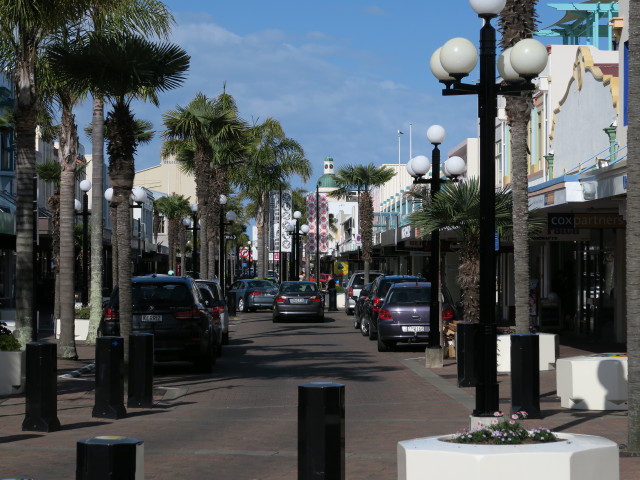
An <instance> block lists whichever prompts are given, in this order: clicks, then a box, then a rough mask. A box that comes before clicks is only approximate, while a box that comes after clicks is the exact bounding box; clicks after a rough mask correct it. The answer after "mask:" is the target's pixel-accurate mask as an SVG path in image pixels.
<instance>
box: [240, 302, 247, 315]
mask: <svg viewBox="0 0 640 480" xmlns="http://www.w3.org/2000/svg"><path fill="white" fill-rule="evenodd" d="M238 310H240V311H241V312H242V313H246V312H247V304H246V303H244V298H241V299H240V300H238Z"/></svg>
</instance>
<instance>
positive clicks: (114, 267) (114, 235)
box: [109, 198, 120, 287]
mask: <svg viewBox="0 0 640 480" xmlns="http://www.w3.org/2000/svg"><path fill="white" fill-rule="evenodd" d="M109 215H111V283H112V284H113V285H112V286H113V287H115V286H116V284H117V283H118V260H119V257H120V256H119V255H118V210H117V209H116V204H115V203H113V198H112V202H111V205H109Z"/></svg>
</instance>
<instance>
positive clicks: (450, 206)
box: [409, 178, 512, 322]
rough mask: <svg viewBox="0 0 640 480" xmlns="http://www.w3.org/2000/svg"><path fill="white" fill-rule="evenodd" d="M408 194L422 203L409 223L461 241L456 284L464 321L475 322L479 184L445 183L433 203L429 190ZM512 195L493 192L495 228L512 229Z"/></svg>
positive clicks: (473, 181)
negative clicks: (447, 232)
mask: <svg viewBox="0 0 640 480" xmlns="http://www.w3.org/2000/svg"><path fill="white" fill-rule="evenodd" d="M409 195H410V196H411V197H412V198H413V199H414V200H416V201H419V202H420V203H421V204H422V207H421V208H420V210H418V211H415V212H413V213H412V214H411V215H410V216H409V222H410V223H411V224H412V225H413V226H414V227H415V228H416V229H418V228H419V229H420V230H421V231H423V232H426V235H429V232H432V231H433V230H437V229H438V230H456V231H457V233H458V235H459V236H460V238H461V247H460V266H459V267H458V284H459V285H460V288H461V290H462V297H463V299H464V320H465V321H467V322H478V321H479V314H480V308H479V307H480V305H479V300H480V292H479V290H480V182H479V181H478V179H477V178H470V179H468V180H466V181H464V182H456V183H453V182H447V183H445V184H444V185H443V187H442V189H441V190H440V191H439V192H438V193H437V194H436V195H435V197H434V198H433V200H432V199H431V196H430V195H431V194H430V192H429V191H428V189H425V188H416V189H414V190H412V191H410V192H409ZM511 201H512V200H511V193H510V191H509V189H508V188H502V189H499V190H498V191H497V192H496V201H495V205H496V216H495V218H496V228H497V229H499V230H500V229H504V228H509V227H511Z"/></svg>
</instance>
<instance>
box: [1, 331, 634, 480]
mask: <svg viewBox="0 0 640 480" xmlns="http://www.w3.org/2000/svg"><path fill="white" fill-rule="evenodd" d="M42 341H53V339H51V338H48V339H42ZM77 351H78V356H79V359H78V360H58V377H59V381H58V413H59V415H61V416H64V415H68V414H67V412H69V411H73V410H74V409H75V410H77V411H78V410H82V411H86V412H87V413H88V412H90V409H89V408H90V406H91V405H92V404H93V401H94V381H93V376H92V374H91V372H88V373H87V370H89V369H87V368H86V366H87V365H89V364H91V363H93V361H94V347H93V346H87V345H85V344H84V342H78V345H77ZM604 351H619V348H618V347H617V346H604V347H601V348H595V347H594V346H591V345H588V344H584V343H579V342H576V341H573V340H572V339H564V338H563V339H562V342H561V345H560V358H566V357H570V356H575V355H583V354H589V353H602V352H604ZM415 357H417V358H411V359H405V358H403V356H398V357H397V359H398V360H400V361H401V362H402V363H403V364H405V365H406V366H407V367H408V368H409V369H410V370H411V371H413V372H414V373H415V374H416V375H418V377H420V378H422V379H423V380H424V383H423V385H422V388H421V390H423V391H424V392H427V393H428V392H431V393H430V394H429V396H430V397H431V401H432V402H433V403H431V405H432V409H433V411H430V416H432V417H433V416H437V417H438V418H439V420H440V421H441V422H442V424H452V425H459V424H460V423H461V422H460V412H461V411H467V412H469V413H470V412H471V410H472V408H473V405H474V404H475V399H474V395H475V388H459V387H458V386H457V365H456V362H455V359H446V360H445V361H444V366H443V368H437V369H427V368H425V366H424V357H420V356H419V355H415ZM83 370H84V371H85V373H82V371H83ZM65 375H68V376H71V377H75V379H69V378H64V376H65ZM406 375H407V380H406V382H405V383H407V384H408V385H407V386H406V388H407V392H409V391H410V390H411V388H413V387H412V386H411V379H412V378H415V377H413V376H412V374H411V372H409V371H407V374H406ZM78 376H80V377H82V378H81V380H83V381H79V380H78V379H77V377H78ZM396 376H397V375H396ZM555 379H556V376H555V371H544V372H540V394H541V409H542V413H543V416H544V418H543V419H542V420H533V419H528V420H525V421H524V422H525V423H524V425H525V426H526V427H527V428H533V427H535V426H538V425H539V426H545V427H548V428H551V429H552V430H555V431H565V432H571V433H582V434H588V435H597V436H603V437H606V438H609V439H611V440H613V441H614V442H616V443H618V444H620V445H622V444H625V443H626V442H627V412H626V411H616V412H600V411H597V412H596V411H585V410H569V409H566V408H562V407H561V406H560V399H559V398H558V397H557V395H556V384H555ZM498 381H499V384H500V408H501V410H502V411H504V412H508V411H509V410H510V375H509V374H498ZM362 388H364V389H368V388H369V386H368V385H364V386H363V387H362ZM363 391H364V392H365V393H366V392H370V393H371V394H373V395H379V394H381V392H379V391H378V390H375V389H374V390H371V391H369V390H363ZM361 393H362V392H361ZM396 393H400V392H396ZM352 395H355V392H353V393H352ZM191 398H192V400H193V401H203V400H204V399H205V398H207V397H199V396H197V395H195V394H194V395H193V396H192V397H191ZM24 400H25V399H24V396H23V395H16V396H10V397H0V431H1V432H2V433H1V434H0V446H2V447H3V448H2V450H0V451H1V452H2V456H3V457H4V458H6V457H5V455H10V453H9V452H10V451H16V452H17V451H22V449H23V448H27V450H28V447H27V446H26V445H27V444H28V443H29V442H28V441H27V442H26V443H25V445H22V442H21V441H20V440H25V439H28V438H29V437H30V435H29V434H28V432H24V433H23V432H20V431H19V425H20V423H21V422H22V418H23V416H24V411H25V405H24ZM454 404H455V405H454ZM176 408H180V407H178V406H176ZM185 411H186V410H181V412H182V413H179V412H178V410H175V411H174V413H173V415H175V416H176V417H177V416H178V415H184V412H185ZM134 415H142V413H134ZM140 419H142V417H139V419H138V421H139V420H140ZM63 420H64V421H63V423H64V424H65V425H64V426H63V429H64V430H67V432H66V433H65V432H61V434H62V435H59V436H57V435H53V434H44V435H41V436H39V437H38V438H39V440H38V441H39V442H40V443H39V446H40V447H44V446H45V445H46V446H48V447H49V448H51V449H56V448H60V447H59V445H60V443H57V442H60V441H61V439H60V438H58V437H64V438H65V440H67V439H66V437H69V438H75V439H77V438H83V437H84V438H86V437H90V436H92V435H91V433H92V432H93V430H92V427H93V426H95V425H98V426H99V425H100V422H99V421H97V420H95V419H93V420H91V419H90V418H84V417H77V418H74V420H73V421H75V423H71V424H69V423H68V422H70V421H72V419H71V418H65V419H63ZM131 421H132V422H134V421H136V420H135V419H134V418H133V417H132V420H131ZM105 425H106V424H105ZM132 425H133V424H132ZM65 427H66V428H65ZM78 427H86V428H83V429H80V430H76V431H74V430H73V429H74V428H78ZM114 428H115V426H114ZM361 428H366V429H368V430H370V432H371V437H372V438H375V436H376V435H377V434H378V433H379V432H378V429H379V428H380V427H379V426H377V425H376V423H375V422H367V423H363V424H361ZM406 433H407V432H405V434H406ZM100 434H103V433H100ZM406 438H407V439H408V438H411V437H410V436H407V437H406ZM69 445H71V447H68V448H67V450H68V449H71V450H73V445H74V443H73V442H71V441H70V442H69ZM208 448H210V447H208ZM271 448H274V449H277V448H278V447H277V446H275V445H274V446H272V447H271ZM280 448H282V447H280ZM347 451H350V452H355V451H357V446H355V445H353V444H351V445H347ZM61 453H62V452H61ZM160 454H162V455H165V456H166V455H168V453H166V452H160ZM66 455H67V461H68V459H69V458H72V457H73V456H74V455H75V452H73V451H69V452H66ZM351 455H353V453H352V454H351ZM389 456H391V457H394V456H395V451H394V452H389ZM60 457H61V458H63V457H64V455H60ZM40 461H41V460H39V458H38V456H37V455H35V456H34V457H32V458H31V459H30V460H29V461H28V462H38V463H39V462H40ZM49 461H51V460H49ZM148 461H152V460H151V451H150V452H149V458H148ZM351 461H352V462H358V461H362V462H363V465H365V466H366V467H367V468H370V463H369V461H368V460H366V459H364V460H358V459H352V460H351ZM390 461H391V462H393V461H394V459H393V458H390ZM0 463H4V462H0ZM51 468H52V469H55V468H56V466H55V465H51ZM5 473H7V472H3V471H1V469H0V477H2V475H3V474H5ZM363 473H365V472H363ZM39 478H40V480H46V478H44V477H39ZM147 478H148V479H149V480H152V479H153V478H154V476H153V475H148V476H147ZM163 478H165V477H163ZM220 478H223V477H220ZM354 478H355V477H354ZM358 478H366V476H365V475H364V474H363V476H362V477H358ZM377 478H380V477H377ZM390 478H393V477H391V476H390V477H389V479H390ZM639 479H640V457H629V456H621V458H620V480H639ZM602 480H609V479H602Z"/></svg>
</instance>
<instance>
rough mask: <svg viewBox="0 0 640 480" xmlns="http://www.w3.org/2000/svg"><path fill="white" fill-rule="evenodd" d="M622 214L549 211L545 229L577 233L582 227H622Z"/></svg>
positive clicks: (624, 224) (623, 225)
mask: <svg viewBox="0 0 640 480" xmlns="http://www.w3.org/2000/svg"><path fill="white" fill-rule="evenodd" d="M625 226H626V222H625V221H624V218H623V217H622V215H618V214H615V213H549V214H548V217H547V231H548V233H551V234H571V233H578V231H579V230H580V229H584V228H624V227H625Z"/></svg>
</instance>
